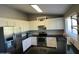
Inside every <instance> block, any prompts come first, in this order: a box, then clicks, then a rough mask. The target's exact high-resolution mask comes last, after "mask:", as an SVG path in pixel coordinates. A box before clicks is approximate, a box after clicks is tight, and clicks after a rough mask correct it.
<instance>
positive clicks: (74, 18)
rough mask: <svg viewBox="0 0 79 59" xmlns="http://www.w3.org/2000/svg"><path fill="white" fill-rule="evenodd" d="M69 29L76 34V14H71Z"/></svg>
mask: <svg viewBox="0 0 79 59" xmlns="http://www.w3.org/2000/svg"><path fill="white" fill-rule="evenodd" d="M71 29H72V33H74V34H77V33H78V32H77V14H76V15H73V16H71Z"/></svg>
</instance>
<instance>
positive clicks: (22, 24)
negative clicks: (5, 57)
mask: <svg viewBox="0 0 79 59" xmlns="http://www.w3.org/2000/svg"><path fill="white" fill-rule="evenodd" d="M32 6H37V5H29V4H22V5H21V4H18V5H16V4H12V5H8V4H6V5H0V13H1V14H0V38H1V39H0V43H1V44H0V53H4V54H66V53H67V41H68V40H67V37H66V35H64V33H65V26H66V25H65V20H64V14H65V12H67V10H68V9H69V8H70V7H71V6H73V5H68V4H59V5H57V4H45V5H43V4H41V5H39V4H38V6H39V7H40V8H41V9H42V10H43V11H44V13H41V11H40V13H38V12H37V11H36V10H35V9H34V8H33V7H32ZM75 6H76V5H75ZM77 7H78V5H77ZM47 11H48V12H47ZM68 53H69V52H68Z"/></svg>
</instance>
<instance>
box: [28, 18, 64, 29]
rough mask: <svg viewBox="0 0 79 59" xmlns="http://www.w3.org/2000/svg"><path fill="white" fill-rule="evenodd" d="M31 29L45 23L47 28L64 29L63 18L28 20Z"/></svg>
mask: <svg viewBox="0 0 79 59" xmlns="http://www.w3.org/2000/svg"><path fill="white" fill-rule="evenodd" d="M29 25H30V29H31V30H38V26H39V25H45V26H46V27H47V29H48V30H54V29H55V30H56V29H64V20H63V18H51V19H46V20H44V21H37V20H35V21H29Z"/></svg>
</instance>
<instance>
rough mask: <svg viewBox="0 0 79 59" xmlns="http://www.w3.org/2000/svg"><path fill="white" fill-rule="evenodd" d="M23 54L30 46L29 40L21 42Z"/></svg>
mask: <svg viewBox="0 0 79 59" xmlns="http://www.w3.org/2000/svg"><path fill="white" fill-rule="evenodd" d="M22 45H23V52H24V51H26V50H27V49H28V48H29V47H30V46H31V38H27V39H25V40H23V41H22Z"/></svg>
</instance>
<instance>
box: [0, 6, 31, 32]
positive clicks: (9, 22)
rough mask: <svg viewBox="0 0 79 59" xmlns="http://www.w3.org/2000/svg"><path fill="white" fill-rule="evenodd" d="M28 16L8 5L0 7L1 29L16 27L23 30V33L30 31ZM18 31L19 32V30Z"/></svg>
mask: <svg viewBox="0 0 79 59" xmlns="http://www.w3.org/2000/svg"><path fill="white" fill-rule="evenodd" d="M26 20H27V15H24V14H23V13H21V12H19V11H17V10H15V9H12V8H10V7H8V6H6V5H0V27H1V26H15V27H18V28H21V31H22V32H23V31H28V30H29V23H28V21H26ZM17 31H18V30H17Z"/></svg>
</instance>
